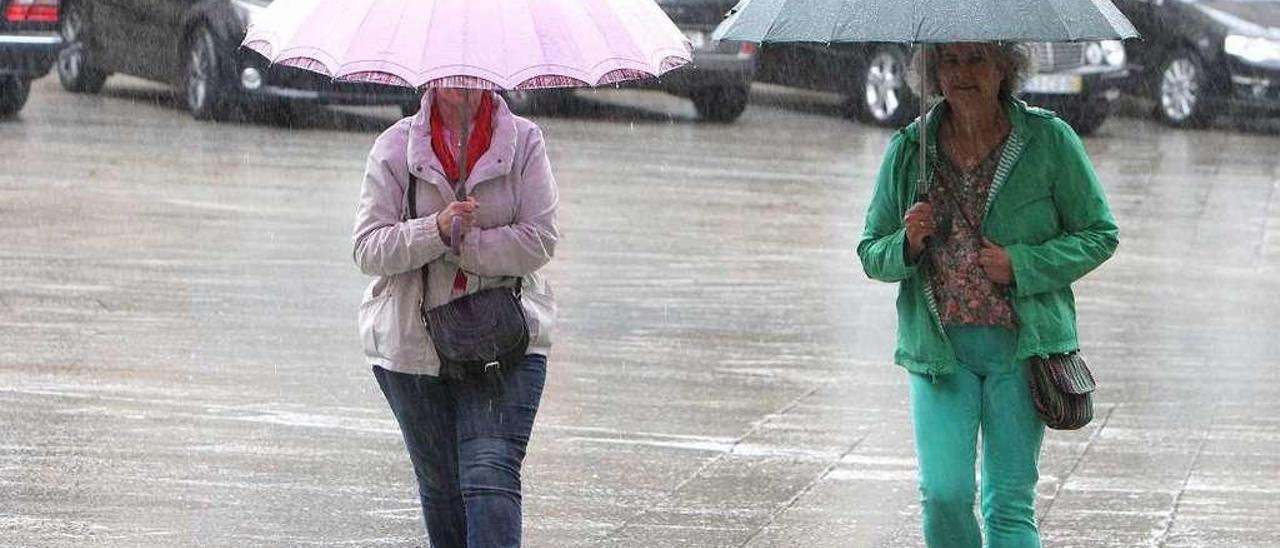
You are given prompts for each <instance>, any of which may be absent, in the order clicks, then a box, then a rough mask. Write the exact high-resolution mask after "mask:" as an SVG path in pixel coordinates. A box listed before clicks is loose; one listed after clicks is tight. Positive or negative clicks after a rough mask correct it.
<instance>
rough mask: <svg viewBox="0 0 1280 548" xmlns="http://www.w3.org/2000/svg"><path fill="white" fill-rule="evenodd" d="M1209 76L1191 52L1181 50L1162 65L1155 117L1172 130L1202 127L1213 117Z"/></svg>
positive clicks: (1156, 88) (1156, 91)
mask: <svg viewBox="0 0 1280 548" xmlns="http://www.w3.org/2000/svg"><path fill="white" fill-rule="evenodd" d="M1207 77H1208V74H1207V73H1206V72H1205V68H1204V63H1203V62H1202V61H1200V58H1199V57H1198V56H1197V55H1196V54H1195V53H1192V52H1191V51H1188V50H1181V51H1177V52H1175V53H1174V54H1173V55H1170V56H1169V58H1168V59H1165V61H1164V63H1161V65H1160V72H1159V73H1157V76H1156V78H1157V80H1156V83H1155V85H1154V86H1153V87H1154V93H1155V101H1156V107H1155V108H1156V117H1157V118H1159V119H1160V121H1162V122H1164V123H1166V124H1168V125H1170V126H1173V127H1183V128H1192V127H1203V126H1205V125H1206V124H1207V123H1208V122H1209V119H1210V118H1212V116H1213V113H1212V111H1211V109H1210V107H1209V105H1208V104H1206V101H1205V99H1206V96H1207V95H1208V93H1207V92H1208V78H1207Z"/></svg>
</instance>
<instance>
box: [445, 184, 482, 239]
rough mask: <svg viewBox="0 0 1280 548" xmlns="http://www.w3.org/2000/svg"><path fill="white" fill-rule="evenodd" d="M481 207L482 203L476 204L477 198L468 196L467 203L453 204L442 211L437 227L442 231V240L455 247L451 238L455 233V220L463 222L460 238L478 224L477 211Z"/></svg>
mask: <svg viewBox="0 0 1280 548" xmlns="http://www.w3.org/2000/svg"><path fill="white" fill-rule="evenodd" d="M479 207H480V203H479V202H476V198H475V196H467V200H466V201H465V202H453V203H451V204H449V205H448V206H446V207H445V208H444V209H443V210H441V211H440V213H439V214H437V215H436V227H437V228H439V229H440V240H442V241H443V242H444V243H445V244H446V245H453V243H452V242H450V241H449V238H450V236H451V233H452V231H453V220H454V219H455V218H457V219H459V220H460V221H462V230H461V233H460V234H459V237H461V235H462V234H466V233H467V231H468V230H471V227H473V226H475V224H476V209H477V208H479Z"/></svg>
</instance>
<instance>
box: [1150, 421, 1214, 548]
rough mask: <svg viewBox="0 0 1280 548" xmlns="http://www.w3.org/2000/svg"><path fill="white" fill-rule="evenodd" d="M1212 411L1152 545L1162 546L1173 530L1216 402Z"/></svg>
mask: <svg viewBox="0 0 1280 548" xmlns="http://www.w3.org/2000/svg"><path fill="white" fill-rule="evenodd" d="M1212 409H1213V411H1212V414H1211V415H1210V417H1211V419H1210V420H1209V424H1208V425H1207V426H1206V427H1205V429H1204V431H1203V432H1202V433H1201V434H1200V443H1198V444H1196V453H1195V455H1194V456H1192V457H1191V463H1190V464H1188V465H1187V474H1186V475H1185V476H1183V478H1182V487H1180V488H1178V493H1177V494H1176V495H1174V496H1173V506H1172V507H1170V508H1169V519H1168V521H1166V522H1165V524H1164V529H1163V530H1162V531H1160V532H1159V533H1157V534H1156V536H1155V538H1153V539H1152V543H1151V544H1152V545H1153V546H1156V547H1157V548H1164V547H1165V545H1166V543H1167V542H1169V534H1170V533H1172V532H1173V524H1174V523H1175V522H1177V521H1178V507H1179V506H1181V505H1182V495H1184V494H1186V492H1187V486H1188V485H1190V484H1191V476H1193V475H1195V473H1196V465H1198V464H1200V456H1201V455H1203V454H1204V446H1205V445H1207V444H1208V443H1209V432H1211V431H1213V424H1214V422H1217V415H1218V414H1217V409H1218V406H1217V404H1214V405H1213V408H1212Z"/></svg>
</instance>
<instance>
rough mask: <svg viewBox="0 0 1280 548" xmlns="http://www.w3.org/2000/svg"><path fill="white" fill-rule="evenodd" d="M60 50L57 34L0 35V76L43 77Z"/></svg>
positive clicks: (59, 37) (60, 44) (59, 40)
mask: <svg viewBox="0 0 1280 548" xmlns="http://www.w3.org/2000/svg"><path fill="white" fill-rule="evenodd" d="M61 49H62V37H61V36H59V35H58V34H57V33H48V32H41V33H0V74H14V75H18V76H20V77H23V78H29V79H30V78H39V77H41V76H44V75H45V74H48V73H49V69H51V68H53V63H54V62H55V61H57V59H58V51H60V50H61Z"/></svg>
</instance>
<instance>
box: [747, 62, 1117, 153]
mask: <svg viewBox="0 0 1280 548" xmlns="http://www.w3.org/2000/svg"><path fill="white" fill-rule="evenodd" d="M1029 47H1030V48H1031V52H1032V56H1033V58H1034V60H1035V65H1036V70H1037V72H1036V74H1034V75H1033V76H1032V77H1031V78H1030V79H1028V81H1027V83H1026V87H1025V88H1024V89H1023V91H1022V97H1023V98H1024V99H1026V100H1027V101H1028V102H1029V103H1032V104H1035V105H1040V106H1043V107H1046V108H1049V109H1052V110H1054V111H1057V112H1058V114H1059V115H1061V116H1062V118H1063V119H1065V120H1066V121H1067V122H1068V123H1070V124H1071V126H1072V127H1074V128H1075V129H1076V131H1077V132H1078V133H1080V134H1082V135H1088V134H1090V133H1093V131H1094V130H1096V129H1098V127H1099V126H1101V125H1102V123H1103V122H1104V121H1105V120H1106V119H1107V116H1108V114H1109V113H1110V111H1111V103H1112V102H1113V101H1114V100H1116V99H1118V98H1119V97H1120V87H1121V85H1122V83H1123V82H1124V79H1125V77H1126V76H1127V74H1128V71H1127V69H1126V66H1125V51H1124V46H1123V45H1122V44H1121V43H1120V42H1118V41H1102V42H1067V43H1058V42H1053V43H1033V44H1029ZM910 56H911V50H910V48H909V46H907V45H905V44H897V43H849V44H831V45H829V46H828V45H822V44H809V43H793V44H769V45H768V46H766V47H764V48H763V49H762V51H761V53H760V68H759V72H758V73H757V79H759V80H761V81H764V82H770V83H775V84H781V85H786V86H796V87H804V88H809V89H817V90H820V91H829V92H834V93H839V94H843V95H845V96H846V101H845V110H846V112H847V114H848V115H849V116H851V117H855V118H858V119H860V120H862V121H864V122H867V123H871V124H875V125H880V126H886V127H900V126H903V125H906V124H907V123H908V122H910V121H911V120H913V119H915V117H916V116H918V115H919V108H920V107H919V105H920V100H919V98H918V97H916V95H915V94H914V93H913V92H912V91H911V88H910V87H909V86H908V85H907V67H908V64H909V59H910Z"/></svg>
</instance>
